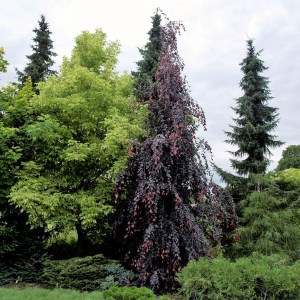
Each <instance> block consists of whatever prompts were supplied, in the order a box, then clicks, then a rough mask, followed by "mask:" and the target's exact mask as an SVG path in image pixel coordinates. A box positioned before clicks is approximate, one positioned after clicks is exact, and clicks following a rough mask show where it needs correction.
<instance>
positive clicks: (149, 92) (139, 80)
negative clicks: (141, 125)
mask: <svg viewBox="0 0 300 300" xmlns="http://www.w3.org/2000/svg"><path fill="white" fill-rule="evenodd" d="M148 34H149V41H148V43H147V44H146V45H145V47H144V48H142V49H141V48H140V49H139V51H140V54H141V56H142V59H141V60H140V61H138V62H137V70H136V71H135V72H132V75H133V77H134V89H135V94H136V95H137V97H138V99H139V100H140V101H149V99H150V98H153V97H157V83H156V78H155V74H156V71H157V68H158V59H159V55H160V51H161V36H160V35H161V16H160V14H159V13H158V12H156V13H155V14H154V16H153V17H152V28H151V30H150V31H149V33H148Z"/></svg>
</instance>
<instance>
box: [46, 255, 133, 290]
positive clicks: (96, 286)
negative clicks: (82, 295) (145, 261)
mask: <svg viewBox="0 0 300 300" xmlns="http://www.w3.org/2000/svg"><path fill="white" fill-rule="evenodd" d="M132 276H133V274H132V273H131V272H130V271H128V270H125V269H124V268H123V267H122V266H121V265H120V264H119V263H118V262H117V261H114V260H109V259H106V258H105V257H104V256H103V255H101V254H98V255H95V256H87V257H84V258H78V257H75V258H71V259H68V260H47V261H46V262H45V263H44V270H43V274H42V275H41V276H40V282H41V283H42V284H44V285H46V286H48V287H57V286H58V287H61V288H68V289H76V290H80V291H93V290H104V289H107V288H109V287H111V286H123V285H126V284H128V282H129V281H130V280H131V278H132Z"/></svg>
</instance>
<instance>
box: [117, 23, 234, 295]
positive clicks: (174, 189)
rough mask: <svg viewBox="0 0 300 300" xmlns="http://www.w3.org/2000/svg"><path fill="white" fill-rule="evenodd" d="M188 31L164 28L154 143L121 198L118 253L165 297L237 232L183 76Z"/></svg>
mask: <svg viewBox="0 0 300 300" xmlns="http://www.w3.org/2000/svg"><path fill="white" fill-rule="evenodd" d="M180 28H181V24H180V23H177V22H169V21H168V22H167V24H166V25H165V26H164V27H161V29H160V32H161V52H160V57H159V63H158V70H157V72H156V75H155V78H156V80H157V95H158V97H157V98H156V97H155V98H150V99H149V115H150V117H149V128H150V136H149V137H148V138H147V139H146V140H145V141H144V142H143V143H142V144H135V145H133V146H132V149H131V155H132V156H131V159H130V160H129V162H128V167H127V170H126V171H125V172H124V173H123V174H122V175H121V176H120V178H119V180H118V182H117V190H116V195H115V199H116V201H117V203H118V205H119V207H118V209H119V214H118V215H117V217H116V222H117V226H116V238H115V239H116V241H118V242H120V244H119V245H118V247H116V248H117V249H119V251H120V253H119V254H120V255H121V256H122V255H123V257H124V260H125V262H126V264H127V266H129V267H131V268H132V269H133V270H134V271H135V272H137V274H138V283H139V284H141V285H147V286H149V287H151V288H152V289H153V290H155V291H157V292H160V291H165V290H171V289H172V288H174V287H175V286H176V280H175V274H176V272H178V271H179V270H180V268H181V267H182V266H183V265H185V264H186V263H187V262H188V261H189V260H190V259H197V258H198V257H200V256H209V251H210V248H211V246H212V245H214V243H215V242H216V243H217V242H219V241H220V240H221V238H222V226H223V224H224V223H226V222H228V226H230V222H231V225H232V224H233V223H232V222H233V219H234V218H231V217H232V216H233V215H234V209H233V203H232V202H231V199H230V198H224V197H223V195H222V194H221V193H219V191H217V188H216V187H215V186H212V185H211V184H210V176H209V170H208V166H207V163H206V159H205V153H206V150H209V146H208V145H207V144H206V142H204V141H203V140H201V141H196V140H195V133H196V130H197V128H198V126H199V125H203V126H204V127H205V117H204V113H203V111H202V110H201V108H200V107H199V106H198V105H197V104H196V103H195V102H194V101H193V99H191V97H190V96H189V93H188V88H187V83H186V81H185V79H184V78H183V77H182V75H181V73H182V70H183V62H182V60H181V58H180V57H179V55H178V51H177V37H176V36H177V34H178V33H179V32H180ZM152 88H154V86H152ZM198 150H201V153H198ZM124 198H125V199H124ZM228 207H230V211H231V212H232V214H231V215H230V214H228V213H227V211H226V209H227V208H228Z"/></svg>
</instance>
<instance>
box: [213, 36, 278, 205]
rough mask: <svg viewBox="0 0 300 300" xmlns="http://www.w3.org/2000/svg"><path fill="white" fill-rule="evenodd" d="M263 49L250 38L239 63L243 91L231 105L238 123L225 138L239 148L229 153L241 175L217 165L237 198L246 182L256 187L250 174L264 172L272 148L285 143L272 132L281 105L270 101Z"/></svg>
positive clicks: (245, 187)
mask: <svg viewBox="0 0 300 300" xmlns="http://www.w3.org/2000/svg"><path fill="white" fill-rule="evenodd" d="M261 52H262V50H261V51H259V52H256V50H255V47H254V45H253V40H252V39H250V40H248V41H247V56H246V58H245V59H243V61H242V62H241V64H240V66H241V70H242V72H243V74H244V76H243V78H242V80H241V81H240V87H241V89H242V91H243V92H244V94H243V96H241V97H239V98H238V99H236V107H233V108H232V109H233V110H234V112H235V113H236V115H237V117H236V118H234V119H233V120H234V122H235V125H230V127H231V128H232V131H231V132H229V131H227V132H225V133H226V134H227V136H228V139H227V140H226V142H227V143H229V144H231V145H233V146H236V148H237V149H236V150H235V151H229V153H230V154H231V155H233V157H234V158H233V159H230V161H231V166H232V168H233V169H234V170H235V171H236V173H237V174H238V175H234V174H231V173H230V172H226V171H224V170H222V169H221V168H219V167H217V166H214V167H215V170H216V171H217V173H218V174H219V175H220V176H221V178H222V179H223V180H224V181H225V182H226V183H227V187H228V189H229V191H230V192H231V194H232V195H233V198H234V199H235V200H236V201H239V200H240V199H242V198H243V197H244V196H245V195H246V194H247V193H248V191H247V186H248V188H249V189H250V190H253V188H254V187H253V186H252V185H251V182H250V181H249V180H248V178H249V176H250V175H251V174H265V172H266V169H267V167H268V165H269V163H270V160H269V157H270V155H271V151H270V148H274V147H279V146H281V145H282V144H283V143H282V142H281V141H279V140H277V137H276V136H274V135H272V134H271V133H272V131H273V130H274V129H275V128H276V127H277V125H278V121H279V119H278V109H277V108H274V107H271V106H269V105H268V104H269V100H271V99H272V98H273V97H272V96H271V91H270V89H269V87H268V85H269V80H268V78H267V77H264V76H263V75H262V73H263V72H264V71H266V70H267V69H268V67H266V66H265V64H264V62H263V61H262V60H261V59H260V54H261ZM256 188H257V187H256Z"/></svg>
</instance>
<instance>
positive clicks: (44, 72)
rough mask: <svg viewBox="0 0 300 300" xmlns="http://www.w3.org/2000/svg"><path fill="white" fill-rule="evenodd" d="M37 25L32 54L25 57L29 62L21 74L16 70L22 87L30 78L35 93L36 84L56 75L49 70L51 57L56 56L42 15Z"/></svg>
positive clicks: (52, 62)
mask: <svg viewBox="0 0 300 300" xmlns="http://www.w3.org/2000/svg"><path fill="white" fill-rule="evenodd" d="M38 23H39V26H38V28H35V29H34V30H33V32H34V33H35V37H34V38H33V41H34V45H31V48H32V51H33V53H32V54H31V55H27V56H26V57H27V58H28V60H29V62H28V64H27V65H26V67H25V69H24V71H23V72H21V71H19V70H16V71H17V75H18V80H19V82H20V83H21V85H22V86H24V84H25V82H26V80H27V78H28V77H31V81H32V87H33V89H34V90H35V91H36V85H37V83H39V82H41V81H45V80H46V78H47V77H48V76H49V75H55V74H56V71H54V70H51V67H52V66H53V64H54V61H53V59H52V57H53V56H56V55H57V54H56V53H54V52H53V51H52V49H53V41H52V40H51V39H50V35H51V33H52V32H51V31H50V30H49V24H48V23H47V22H46V20H45V16H44V15H41V19H40V20H39V21H38Z"/></svg>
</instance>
